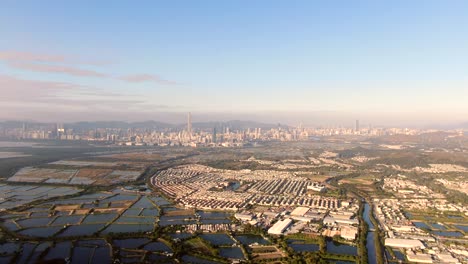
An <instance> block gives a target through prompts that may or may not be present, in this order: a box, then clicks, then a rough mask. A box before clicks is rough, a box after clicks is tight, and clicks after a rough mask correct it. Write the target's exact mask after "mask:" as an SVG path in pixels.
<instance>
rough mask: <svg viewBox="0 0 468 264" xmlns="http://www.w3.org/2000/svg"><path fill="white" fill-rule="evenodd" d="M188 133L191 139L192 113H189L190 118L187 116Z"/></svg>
mask: <svg viewBox="0 0 468 264" xmlns="http://www.w3.org/2000/svg"><path fill="white" fill-rule="evenodd" d="M187 133H188V134H189V136H190V137H191V136H192V113H190V112H189V113H188V116H187Z"/></svg>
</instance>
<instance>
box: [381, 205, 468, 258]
mask: <svg viewBox="0 0 468 264" xmlns="http://www.w3.org/2000/svg"><path fill="white" fill-rule="evenodd" d="M429 201H430V203H431V204H432V203H434V202H435V201H439V202H440V201H441V199H409V200H408V199H395V198H394V199H374V204H375V217H376V219H377V221H378V223H379V226H380V228H381V230H383V231H384V232H385V246H388V247H390V248H396V249H399V250H402V251H404V252H405V255H406V258H407V259H408V261H411V262H416V263H460V262H459V260H458V259H466V257H467V256H468V255H464V254H463V253H467V254H468V252H466V250H465V251H463V252H458V251H457V250H458V249H455V248H453V247H452V246H448V244H446V243H441V241H444V240H446V238H444V237H439V236H438V235H435V234H434V233H432V232H430V231H429V230H426V229H423V228H422V227H423V226H427V225H425V224H424V223H423V222H419V221H414V220H413V221H410V220H409V219H408V218H407V217H406V215H405V214H404V213H403V211H402V208H405V209H410V208H412V209H414V210H416V211H424V210H427V208H428V207H427V206H428V205H429V203H428V202H429ZM433 209H436V208H434V207H433ZM436 210H437V209H436ZM418 224H422V225H418ZM427 228H430V227H429V226H427ZM440 239H442V240H440Z"/></svg>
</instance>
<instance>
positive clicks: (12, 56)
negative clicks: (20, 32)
mask: <svg viewBox="0 0 468 264" xmlns="http://www.w3.org/2000/svg"><path fill="white" fill-rule="evenodd" d="M0 60H4V61H29V62H31V61H33V62H60V63H63V62H66V59H65V57H64V56H58V55H48V54H35V53H30V52H20V51H0Z"/></svg>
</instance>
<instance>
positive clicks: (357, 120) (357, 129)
mask: <svg viewBox="0 0 468 264" xmlns="http://www.w3.org/2000/svg"><path fill="white" fill-rule="evenodd" d="M355 131H356V132H359V119H356V127H355Z"/></svg>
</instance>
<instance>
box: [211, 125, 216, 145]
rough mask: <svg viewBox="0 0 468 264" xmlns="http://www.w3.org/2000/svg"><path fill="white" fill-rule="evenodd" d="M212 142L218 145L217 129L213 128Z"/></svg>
mask: <svg viewBox="0 0 468 264" xmlns="http://www.w3.org/2000/svg"><path fill="white" fill-rule="evenodd" d="M211 141H212V142H213V143H215V144H216V127H214V128H213V136H212V138H211Z"/></svg>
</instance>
